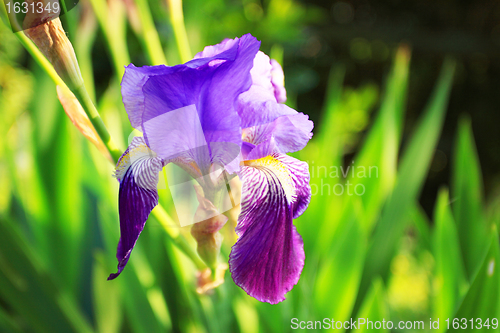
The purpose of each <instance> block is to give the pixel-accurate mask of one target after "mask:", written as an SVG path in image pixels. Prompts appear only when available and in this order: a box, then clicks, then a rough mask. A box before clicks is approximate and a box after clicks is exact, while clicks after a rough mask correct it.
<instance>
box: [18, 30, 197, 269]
mask: <svg viewBox="0 0 500 333" xmlns="http://www.w3.org/2000/svg"><path fill="white" fill-rule="evenodd" d="M16 36H17V37H18V39H19V41H20V42H21V44H22V45H23V46H24V47H25V48H26V50H27V51H28V52H29V53H30V54H31V56H32V57H33V58H34V59H35V61H36V62H37V63H38V64H39V65H40V66H41V67H42V69H43V70H44V71H45V72H46V73H47V74H48V75H49V76H50V78H51V79H52V80H53V81H54V83H55V84H56V85H58V86H61V87H63V88H68V87H67V85H66V84H65V83H64V81H63V80H62V79H61V77H60V76H59V75H58V74H57V72H56V71H55V69H54V67H53V66H52V64H51V63H50V62H49V61H48V60H47V58H45V56H44V55H43V54H42V52H41V51H40V50H39V49H38V48H37V47H36V45H35V44H34V43H33V42H32V41H31V40H30V39H29V38H28V37H26V36H25V35H24V33H23V32H17V33H16ZM68 89H69V88H68ZM73 93H74V94H75V96H76V97H77V99H78V100H79V102H80V104H81V105H82V107H83V109H84V110H85V113H86V114H87V116H88V117H89V119H90V120H91V122H92V124H93V125H94V127H95V129H96V132H97V134H98V135H99V136H100V138H101V139H102V141H103V142H104V144H105V145H106V148H107V149H108V151H109V153H110V154H111V156H112V157H113V160H114V161H115V163H116V162H117V161H118V159H119V158H120V156H121V153H120V151H119V150H118V149H117V147H116V145H115V144H114V142H113V140H112V138H111V135H110V134H109V132H108V130H107V128H106V126H105V125H104V122H103V121H102V119H101V117H100V115H99V112H98V111H97V109H96V108H95V106H94V103H92V100H91V99H90V97H89V94H88V93H87V90H86V89H85V86H83V85H82V86H80V88H78V89H76V91H73ZM153 215H154V216H155V218H156V219H157V220H158V222H159V223H160V225H161V226H162V227H163V229H164V230H165V232H166V234H167V236H168V238H169V239H170V240H171V241H172V242H173V243H174V244H175V245H176V246H177V247H178V248H179V249H180V250H181V251H182V252H183V253H184V254H186V256H187V257H188V258H189V259H191V260H192V261H193V263H194V265H195V266H196V267H197V268H198V269H204V268H205V267H206V265H205V264H204V263H203V262H202V261H201V259H200V258H199V257H198V255H197V254H196V251H195V250H193V249H192V248H191V247H190V246H189V243H188V242H187V240H186V239H185V238H184V236H183V235H182V234H180V233H179V231H178V230H176V229H175V228H172V227H170V226H172V225H174V223H173V220H172V218H171V217H170V216H169V215H168V213H167V212H166V211H165V209H164V208H163V207H162V206H161V205H158V206H157V207H156V208H155V209H154V210H153ZM176 231H177V232H176Z"/></svg>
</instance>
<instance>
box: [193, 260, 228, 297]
mask: <svg viewBox="0 0 500 333" xmlns="http://www.w3.org/2000/svg"><path fill="white" fill-rule="evenodd" d="M228 267H229V266H228V265H227V264H226V263H221V264H219V266H217V268H216V271H215V274H212V270H211V269H210V268H205V269H204V270H202V271H200V272H198V274H197V286H196V292H197V293H198V294H206V293H208V292H209V291H210V290H212V289H215V288H217V287H218V286H220V285H221V284H223V283H224V274H225V273H226V270H227V269H228Z"/></svg>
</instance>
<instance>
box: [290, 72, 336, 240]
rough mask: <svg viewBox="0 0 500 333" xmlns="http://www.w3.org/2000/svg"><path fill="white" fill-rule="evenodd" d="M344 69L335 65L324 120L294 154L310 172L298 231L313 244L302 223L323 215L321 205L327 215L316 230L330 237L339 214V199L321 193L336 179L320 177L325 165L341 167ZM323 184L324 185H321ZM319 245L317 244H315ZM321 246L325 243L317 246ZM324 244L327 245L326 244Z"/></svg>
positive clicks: (312, 234)
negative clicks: (309, 196) (308, 196)
mask: <svg viewBox="0 0 500 333" xmlns="http://www.w3.org/2000/svg"><path fill="white" fill-rule="evenodd" d="M344 75H345V68H344V66H343V65H337V66H335V67H334V68H333V69H332V70H331V72H330V77H329V81H328V90H327V100H326V102H325V106H324V108H323V117H324V120H323V121H322V122H321V124H320V125H318V127H319V129H318V134H317V135H315V136H314V137H313V139H312V140H311V142H310V143H309V145H308V147H307V148H306V149H304V150H303V151H301V152H299V153H297V155H298V158H299V159H301V160H304V161H306V162H308V164H309V169H310V173H311V180H310V186H311V192H312V194H313V197H312V200H311V203H310V205H309V207H308V209H307V210H306V212H305V213H304V215H303V217H302V218H300V219H299V220H297V225H298V228H299V232H300V233H301V235H302V237H303V238H304V239H305V241H306V242H307V240H309V239H310V240H311V241H313V240H314V239H316V236H317V234H318V232H317V231H315V230H314V229H312V228H301V227H300V225H301V223H302V222H304V223H308V222H307V221H308V220H309V219H311V218H316V217H317V216H321V215H322V214H323V213H324V207H325V205H328V206H329V207H330V210H329V213H328V214H326V215H325V216H324V217H325V219H324V220H322V221H320V222H322V223H318V228H322V229H323V231H322V232H321V234H323V235H332V234H333V232H334V230H335V228H336V227H337V224H338V221H339V217H340V216H339V214H338V213H337V214H335V213H333V212H338V211H340V207H341V204H342V202H341V200H339V199H340V197H338V196H335V199H336V200H332V198H331V195H330V193H328V195H327V194H326V193H323V187H324V186H327V187H328V190H329V192H330V189H331V188H332V187H333V186H335V184H337V183H338V181H339V179H338V178H330V177H323V176H324V175H323V170H326V171H325V172H326V173H328V172H329V171H328V169H329V168H328V166H330V165H332V166H338V165H341V156H342V140H341V129H340V128H339V127H340V124H341V113H340V105H341V96H342V90H343V87H342V83H343V81H344ZM325 184H326V185H325ZM318 244H320V243H318ZM321 244H322V245H324V244H325V243H321ZM326 244H328V243H326Z"/></svg>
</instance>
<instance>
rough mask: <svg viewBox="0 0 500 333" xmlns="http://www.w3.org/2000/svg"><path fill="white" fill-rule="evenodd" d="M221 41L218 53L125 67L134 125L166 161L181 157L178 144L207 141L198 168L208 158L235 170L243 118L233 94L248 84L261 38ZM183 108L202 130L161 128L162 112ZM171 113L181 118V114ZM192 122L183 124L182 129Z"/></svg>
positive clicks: (189, 145) (124, 88)
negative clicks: (222, 45) (171, 62)
mask: <svg viewBox="0 0 500 333" xmlns="http://www.w3.org/2000/svg"><path fill="white" fill-rule="evenodd" d="M225 45H227V47H226V48H225V49H224V50H223V52H221V53H217V54H215V55H213V56H211V57H205V58H196V59H193V60H192V61H190V62H188V63H186V64H183V65H178V66H174V67H166V66H163V67H159V66H156V67H150V68H141V69H140V70H139V69H137V68H133V67H130V68H127V70H126V72H125V76H124V79H123V82H122V93H123V94H124V95H125V94H128V95H129V97H128V98H124V103H125V107H126V108H127V112H128V113H129V118H130V119H131V122H132V124H133V125H137V124H138V123H140V127H141V129H142V130H143V132H144V138H145V140H146V142H147V144H148V145H149V146H150V147H151V148H152V149H153V150H154V151H155V152H156V153H157V154H158V156H160V157H162V158H163V159H164V160H167V159H171V158H173V157H177V156H179V153H180V152H179V151H178V150H175V149H176V148H175V147H176V146H177V147H178V146H184V148H186V147H187V150H185V152H186V151H189V150H191V149H198V148H199V147H200V146H199V145H197V144H198V143H200V142H206V145H205V153H207V154H208V160H206V159H202V160H196V163H197V164H198V165H199V166H200V168H203V166H202V165H201V164H204V165H205V166H206V167H209V164H210V163H216V162H217V163H219V164H222V165H224V166H226V169H228V171H229V172H235V171H238V169H239V166H238V164H239V161H238V160H236V157H237V156H238V153H239V147H240V146H241V127H240V124H241V121H240V118H239V116H238V113H237V110H236V99H237V97H238V95H240V94H241V93H242V92H244V91H246V90H248V88H249V87H250V85H251V76H250V69H251V68H252V64H253V59H254V57H255V54H256V53H257V51H258V49H259V46H260V42H258V41H257V40H256V39H255V38H254V37H252V36H251V35H245V36H243V37H241V38H239V39H238V38H236V39H234V40H232V41H228V42H227V43H226V44H225ZM156 70H157V72H156ZM139 90H140V92H139ZM186 110H194V111H195V112H196V113H197V117H198V120H199V124H200V126H201V130H202V131H201V133H196V135H197V137H194V136H193V133H192V132H193V131H198V128H193V129H192V130H190V132H188V133H186V135H185V136H179V135H177V134H172V132H171V131H166V130H164V129H162V127H163V126H164V125H165V123H166V119H163V118H164V116H165V114H167V113H171V112H176V113H178V114H182V113H183V112H184V111H186ZM167 118H169V119H168V120H170V118H171V117H167ZM174 118H179V119H182V116H180V117H177V116H175V117H174ZM190 119H191V118H190ZM190 125H191V124H190V123H186V124H185V126H184V128H188V127H189V126H190ZM200 135H201V136H202V137H203V138H201V137H200ZM186 139H187V140H186ZM193 140H194V142H195V144H194V145H193ZM167 142H168V145H167V144H166V143H167ZM173 150H174V151H173ZM173 152H174V153H173ZM198 153H199V152H197V154H191V155H199V154H198ZM206 157H207V156H204V158H206ZM194 158H197V156H194ZM207 163H208V164H207Z"/></svg>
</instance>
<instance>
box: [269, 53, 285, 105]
mask: <svg viewBox="0 0 500 333" xmlns="http://www.w3.org/2000/svg"><path fill="white" fill-rule="evenodd" d="M271 67H272V69H271V82H272V84H273V88H274V96H275V97H276V100H277V101H278V103H285V102H286V89H285V74H284V73H283V69H282V68H281V65H280V64H279V62H277V61H276V60H274V59H271Z"/></svg>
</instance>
